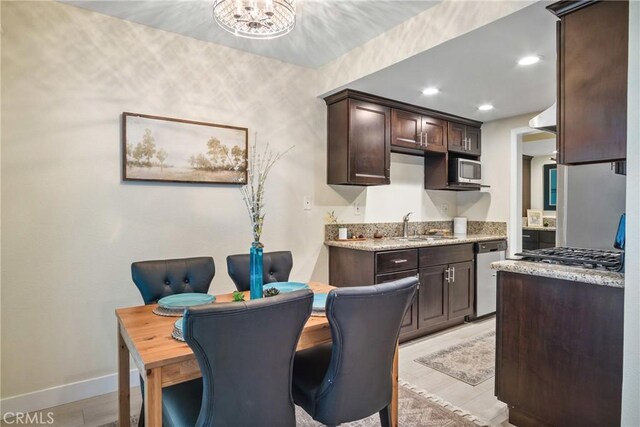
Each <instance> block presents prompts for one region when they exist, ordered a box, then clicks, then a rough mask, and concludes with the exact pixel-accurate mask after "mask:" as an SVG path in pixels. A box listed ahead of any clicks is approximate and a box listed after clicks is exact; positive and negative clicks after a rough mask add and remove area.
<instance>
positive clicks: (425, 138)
mask: <svg viewBox="0 0 640 427" xmlns="http://www.w3.org/2000/svg"><path fill="white" fill-rule="evenodd" d="M427 145H429V133H428V132H425V133H424V146H425V148H426V147H427Z"/></svg>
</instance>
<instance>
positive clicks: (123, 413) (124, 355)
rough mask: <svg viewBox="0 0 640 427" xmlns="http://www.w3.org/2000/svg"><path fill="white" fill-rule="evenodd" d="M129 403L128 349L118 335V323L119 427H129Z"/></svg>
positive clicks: (120, 335)
mask: <svg viewBox="0 0 640 427" xmlns="http://www.w3.org/2000/svg"><path fill="white" fill-rule="evenodd" d="M130 402H131V396H130V390H129V349H128V348H127V344H126V343H125V342H124V339H123V338H122V334H121V333H120V323H118V420H119V422H120V425H121V426H129V425H130V424H131V421H130V420H129V417H130V413H129V406H130Z"/></svg>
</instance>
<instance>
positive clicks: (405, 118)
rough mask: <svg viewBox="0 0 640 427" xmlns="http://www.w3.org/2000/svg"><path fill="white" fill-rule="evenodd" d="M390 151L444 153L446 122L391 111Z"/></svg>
mask: <svg viewBox="0 0 640 427" xmlns="http://www.w3.org/2000/svg"><path fill="white" fill-rule="evenodd" d="M391 151H397V152H400V153H408V154H421V153H427V152H429V153H446V151H447V122H446V121H445V120H441V119H437V118H434V117H428V116H423V115H421V114H417V113H413V112H410V111H403V110H398V109H395V108H394V109H392V110H391Z"/></svg>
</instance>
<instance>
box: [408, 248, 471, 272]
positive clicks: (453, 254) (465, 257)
mask: <svg viewBox="0 0 640 427" xmlns="http://www.w3.org/2000/svg"><path fill="white" fill-rule="evenodd" d="M471 260H473V244H471V243H469V244H464V245H448V246H435V247H432V248H420V268H422V267H428V266H430V265H441V264H452V263H454V262H463V261H471Z"/></svg>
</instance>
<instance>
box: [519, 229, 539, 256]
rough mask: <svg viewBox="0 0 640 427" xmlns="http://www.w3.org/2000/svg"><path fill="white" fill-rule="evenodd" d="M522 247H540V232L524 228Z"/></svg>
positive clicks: (526, 248) (524, 248)
mask: <svg viewBox="0 0 640 427" xmlns="http://www.w3.org/2000/svg"><path fill="white" fill-rule="evenodd" d="M522 249H523V250H527V251H532V250H535V249H538V232H537V231H536V230H522Z"/></svg>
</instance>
